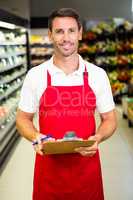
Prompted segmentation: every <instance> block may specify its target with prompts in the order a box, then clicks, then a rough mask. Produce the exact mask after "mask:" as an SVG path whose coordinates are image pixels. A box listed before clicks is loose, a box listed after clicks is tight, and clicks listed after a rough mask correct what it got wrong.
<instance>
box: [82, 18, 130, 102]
mask: <svg viewBox="0 0 133 200" xmlns="http://www.w3.org/2000/svg"><path fill="white" fill-rule="evenodd" d="M119 22H120V21H119ZM79 53H80V54H81V55H82V56H83V57H84V58H86V59H87V60H88V61H90V62H92V63H94V64H96V65H97V66H99V67H102V68H103V69H105V70H106V71H107V74H108V76H109V79H110V83H111V86H112V92H113V95H114V99H115V101H116V102H117V103H120V102H121V97H122V96H123V95H128V85H129V82H130V81H131V79H133V24H131V23H130V22H128V21H126V20H121V22H120V23H119V24H118V22H117V20H116V19H115V20H113V19H112V20H110V21H109V20H108V21H103V22H94V23H93V26H91V27H90V28H88V29H86V31H85V32H84V34H83V40H82V41H81V43H80V46H79ZM132 87H133V86H132Z"/></svg>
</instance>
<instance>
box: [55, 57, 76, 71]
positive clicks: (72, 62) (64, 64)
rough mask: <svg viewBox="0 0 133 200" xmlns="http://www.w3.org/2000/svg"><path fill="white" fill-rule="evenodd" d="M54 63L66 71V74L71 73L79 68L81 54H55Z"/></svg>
mask: <svg viewBox="0 0 133 200" xmlns="http://www.w3.org/2000/svg"><path fill="white" fill-rule="evenodd" d="M53 64H54V65H56V67H58V68H60V69H61V70H63V71H64V73H65V74H70V73H72V72H74V71H75V70H77V69H78V68H79V56H78V54H74V55H71V56H68V57H62V56H59V55H56V54H55V55H54V57H53Z"/></svg>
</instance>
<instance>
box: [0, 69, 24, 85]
mask: <svg viewBox="0 0 133 200" xmlns="http://www.w3.org/2000/svg"><path fill="white" fill-rule="evenodd" d="M24 74H26V70H25V71H23V72H21V73H19V74H18V75H16V76H14V77H11V78H10V79H8V80H4V81H0V84H6V83H10V82H12V81H14V80H16V79H17V78H19V77H21V76H23V75H24Z"/></svg>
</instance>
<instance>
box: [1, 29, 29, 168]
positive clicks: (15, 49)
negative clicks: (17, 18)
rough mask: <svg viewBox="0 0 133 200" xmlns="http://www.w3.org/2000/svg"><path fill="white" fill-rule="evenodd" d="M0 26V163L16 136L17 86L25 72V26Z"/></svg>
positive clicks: (18, 91) (18, 87) (21, 81)
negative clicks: (9, 27)
mask: <svg viewBox="0 0 133 200" xmlns="http://www.w3.org/2000/svg"><path fill="white" fill-rule="evenodd" d="M22 29H23V28H21V27H18V26H15V29H13V30H11V29H8V27H7V28H1V27H0V166H1V164H2V163H3V162H4V160H5V158H6V157H7V155H8V153H9V152H10V149H11V148H12V146H13V143H14V141H15V140H16V139H17V138H18V137H19V134H18V133H17V130H16V126H15V117H16V109H17V106H18V101H19V95H20V88H21V86H22V83H23V80H24V78H25V74H26V72H27V68H28V66H27V63H28V62H27V61H28V57H27V39H28V37H26V29H25V31H22Z"/></svg>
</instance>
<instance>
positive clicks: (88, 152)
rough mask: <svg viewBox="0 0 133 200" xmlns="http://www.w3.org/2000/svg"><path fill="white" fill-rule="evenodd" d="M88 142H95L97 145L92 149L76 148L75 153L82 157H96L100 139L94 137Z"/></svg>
mask: <svg viewBox="0 0 133 200" xmlns="http://www.w3.org/2000/svg"><path fill="white" fill-rule="evenodd" d="M88 140H94V141H95V143H94V144H93V145H92V146H91V147H79V148H76V149H75V151H76V152H78V153H80V154H81V155H82V156H90V157H91V156H94V155H95V153H96V152H97V150H98V144H99V137H98V136H96V135H94V136H91V137H89V139H88Z"/></svg>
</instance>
